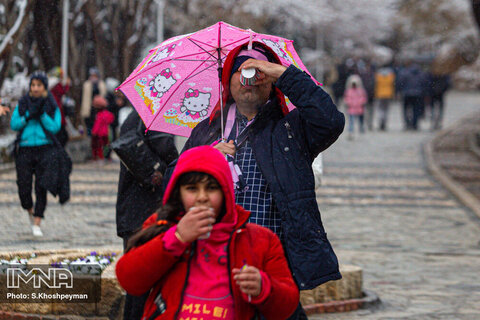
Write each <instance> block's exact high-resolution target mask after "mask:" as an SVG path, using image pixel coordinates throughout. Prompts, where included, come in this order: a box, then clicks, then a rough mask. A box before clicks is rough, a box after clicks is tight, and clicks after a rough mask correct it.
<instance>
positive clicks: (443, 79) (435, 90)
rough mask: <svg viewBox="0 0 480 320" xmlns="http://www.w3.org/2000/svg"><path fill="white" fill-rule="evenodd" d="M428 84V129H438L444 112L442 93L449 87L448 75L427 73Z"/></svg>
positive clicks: (440, 126)
mask: <svg viewBox="0 0 480 320" xmlns="http://www.w3.org/2000/svg"><path fill="white" fill-rule="evenodd" d="M429 84H430V93H431V95H430V101H429V105H430V112H431V115H430V120H431V124H430V129H431V130H438V129H441V128H442V122H443V112H444V100H443V98H444V95H445V92H447V90H448V89H449V88H450V76H449V75H448V74H445V75H435V74H430V75H429Z"/></svg>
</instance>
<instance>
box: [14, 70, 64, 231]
mask: <svg viewBox="0 0 480 320" xmlns="http://www.w3.org/2000/svg"><path fill="white" fill-rule="evenodd" d="M47 88H48V78H47V76H46V75H45V73H44V72H41V71H36V72H34V73H33V74H32V76H31V77H30V91H29V93H28V94H26V95H25V96H23V97H22V98H21V99H20V101H19V102H18V105H17V107H16V108H15V110H14V111H13V113H12V118H11V120H10V127H11V128H12V130H15V131H19V137H18V141H19V149H18V152H17V154H16V155H15V166H16V170H17V185H18V194H19V196H20V203H21V205H22V208H24V209H25V210H27V211H28V214H29V217H30V222H31V224H32V232H33V235H34V236H37V237H41V236H43V233H42V230H41V229H40V222H41V221H42V218H43V217H44V215H43V213H44V212H45V208H46V206H47V189H46V188H45V187H44V185H45V184H46V182H47V181H48V180H49V179H50V178H51V177H48V175H47V173H48V172H54V170H55V169H54V168H52V166H58V163H57V162H56V161H54V160H53V161H52V159H54V157H53V156H52V154H53V153H52V151H53V148H54V147H53V141H52V139H51V138H50V137H51V136H52V135H54V134H56V133H57V132H58V131H59V130H60V126H61V114H60V110H59V108H58V106H57V103H56V102H55V99H54V98H53V96H52V94H51V93H49V92H48V89H47ZM45 131H47V132H45ZM47 169H48V170H47ZM33 175H35V198H36V202H35V208H34V206H33V200H32V180H33Z"/></svg>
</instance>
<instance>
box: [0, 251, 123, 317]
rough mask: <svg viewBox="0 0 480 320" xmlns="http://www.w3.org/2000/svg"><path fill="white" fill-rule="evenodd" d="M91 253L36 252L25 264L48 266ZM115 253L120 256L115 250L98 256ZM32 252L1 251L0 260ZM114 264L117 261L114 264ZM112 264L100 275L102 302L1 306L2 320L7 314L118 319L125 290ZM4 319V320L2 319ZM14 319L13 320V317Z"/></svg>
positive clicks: (100, 253) (23, 255) (24, 255)
mask: <svg viewBox="0 0 480 320" xmlns="http://www.w3.org/2000/svg"><path fill="white" fill-rule="evenodd" d="M91 251H92V250H55V251H53V250H52V251H40V252H36V255H37V257H35V258H32V259H30V260H29V261H28V264H30V265H32V264H38V265H40V264H43V265H44V264H51V263H53V262H58V261H62V260H64V259H69V260H75V259H77V258H80V257H84V256H86V255H88V254H89V253H90V252H91ZM112 252H115V253H116V254H117V255H120V254H121V251H120V250H118V249H113V250H108V249H102V250H97V253H98V254H99V255H108V254H111V253H112ZM30 255H31V252H3V253H2V252H0V259H5V260H10V259H13V258H15V257H16V256H18V257H19V258H29V257H30ZM115 262H116V261H115ZM115 262H113V263H112V264H110V265H109V266H107V268H106V269H105V270H104V271H103V273H102V276H101V299H100V302H98V303H0V312H2V311H3V314H4V315H3V316H2V317H0V318H1V319H4V318H5V316H6V315H7V314H11V315H12V317H13V314H14V313H22V314H35V315H67V316H81V317H82V318H108V319H121V318H122V316H121V310H123V307H122V304H123V303H124V301H123V300H124V291H123V289H122V288H121V287H120V285H119V284H118V282H117V278H116V276H115V265H116V263H115ZM63 318H64V317H63ZM5 319H6V318H5ZM12 319H13V318H12Z"/></svg>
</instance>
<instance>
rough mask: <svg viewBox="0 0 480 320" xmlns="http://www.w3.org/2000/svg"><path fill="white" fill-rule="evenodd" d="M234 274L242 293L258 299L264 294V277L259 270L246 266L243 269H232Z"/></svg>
mask: <svg viewBox="0 0 480 320" xmlns="http://www.w3.org/2000/svg"><path fill="white" fill-rule="evenodd" d="M232 272H233V279H234V280H235V282H236V284H237V286H239V287H240V291H242V292H243V293H245V294H247V295H250V296H252V297H257V296H258V295H259V294H260V292H262V275H261V274H260V271H259V270H258V269H257V268H255V267H254V266H247V265H245V266H244V267H243V268H241V269H235V268H234V269H232Z"/></svg>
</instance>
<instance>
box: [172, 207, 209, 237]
mask: <svg viewBox="0 0 480 320" xmlns="http://www.w3.org/2000/svg"><path fill="white" fill-rule="evenodd" d="M214 223H215V213H214V212H213V210H211V209H210V208H208V207H205V206H201V207H192V208H191V209H190V210H189V211H188V212H187V213H185V215H184V216H183V217H182V219H180V221H179V222H178V225H177V232H178V234H179V235H180V238H181V241H183V242H192V241H195V240H197V239H198V237H200V236H202V235H205V234H207V233H208V232H210V231H212V228H213V227H212V225H213V224H214Z"/></svg>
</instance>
